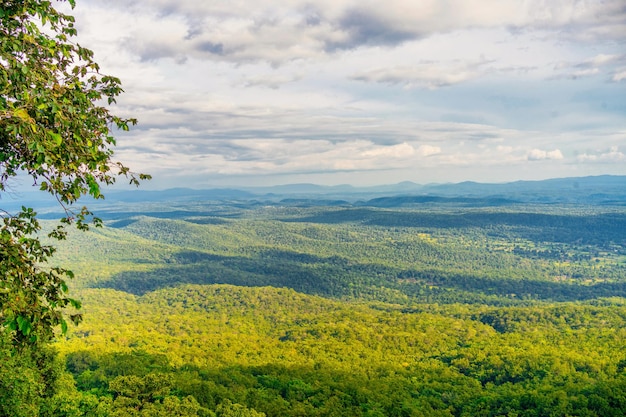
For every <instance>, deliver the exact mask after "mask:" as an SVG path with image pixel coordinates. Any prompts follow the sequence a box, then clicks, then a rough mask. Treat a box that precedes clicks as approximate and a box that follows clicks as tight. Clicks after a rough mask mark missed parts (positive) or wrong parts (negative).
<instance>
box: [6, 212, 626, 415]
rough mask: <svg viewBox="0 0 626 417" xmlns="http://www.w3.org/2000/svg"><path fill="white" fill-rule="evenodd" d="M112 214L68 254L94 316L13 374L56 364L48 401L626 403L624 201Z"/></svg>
mask: <svg viewBox="0 0 626 417" xmlns="http://www.w3.org/2000/svg"><path fill="white" fill-rule="evenodd" d="M110 217H111V218H110V219H109V220H107V221H105V227H103V228H97V229H92V230H91V231H89V232H87V233H80V232H76V233H72V234H71V236H69V237H68V240H67V241H65V242H63V244H62V246H61V247H60V248H59V253H58V254H57V256H56V257H55V262H60V263H63V264H68V265H70V266H71V267H72V269H73V270H74V272H75V273H76V278H75V280H74V281H73V282H72V287H73V294H74V295H75V296H76V297H77V298H79V299H81V300H82V303H83V309H82V313H83V315H84V322H83V323H81V324H80V325H79V326H77V327H70V330H69V332H68V334H67V335H66V336H63V337H59V338H58V341H57V343H56V344H55V346H54V348H55V349H56V350H57V351H58V357H57V358H58V359H57V362H56V365H55V366H51V367H50V369H47V370H44V371H41V370H39V371H37V372H35V371H34V369H36V368H37V361H38V358H37V357H36V356H37V355H42V354H44V353H45V352H44V353H42V352H36V353H37V355H33V356H34V357H33V363H32V364H28V363H22V364H19V366H20V367H21V368H22V369H23V370H24V372H23V373H22V375H23V381H20V384H17V385H15V384H14V385H13V386H12V387H13V388H11V387H9V386H8V383H7V379H6V378H3V377H2V375H0V381H1V383H3V384H5V385H4V386H3V388H4V390H0V391H1V392H4V395H5V396H8V397H11V398H16V404H17V403H19V401H18V400H19V399H20V398H21V399H24V398H28V396H29V395H31V396H33V397H34V396H35V392H36V391H37V390H38V389H39V390H41V389H44V388H45V387H47V386H48V385H49V384H48V385H46V383H45V377H46V375H47V378H49V379H51V380H54V381H55V382H54V384H55V389H54V391H53V392H52V393H51V395H50V397H49V398H48V400H46V402H45V403H42V404H39V405H38V406H37V407H39V412H40V415H54V416H213V415H216V416H262V415H265V416H622V415H624V414H626V233H624V231H626V211H624V210H623V209H621V208H610V207H578V206H577V207H554V206H528V205H525V206H519V207H506V208H494V207H491V208H467V207H460V208H459V207H456V208H455V207H451V206H446V207H435V206H428V207H421V208H420V207H417V206H416V207H413V208H406V207H405V208H401V209H398V208H385V209H383V208H372V207H369V208H368V207H359V208H356V207H320V206H315V207H306V206H302V205H298V206H293V205H292V206H281V205H278V204H273V205H267V206H260V207H259V206H257V205H254V206H252V207H242V206H241V205H235V204H233V205H227V204H209V203H207V204H206V205H202V204H194V205H192V204H190V205H187V206H186V207H184V210H181V209H180V207H179V208H177V209H176V210H170V208H167V209H166V208H164V207H162V208H161V210H160V211H158V212H155V213H153V214H152V215H150V216H147V215H145V214H141V213H136V214H135V215H134V216H129V215H128V214H125V215H124V216H110ZM49 354H50V355H52V354H53V353H52V352H50V353H49ZM39 360H40V359H39ZM40 361H41V360H40ZM16 366H17V364H16ZM1 369H5V368H0V371H1ZM29 369H30V371H28V370H29ZM29 372H30V373H29ZM29 375H30V376H29ZM42 375H43V377H42ZM29 378H31V380H29ZM38 378H39V379H38ZM42 378H44V380H42ZM29 381H30V385H28V384H27V383H28V382H29ZM33 381H38V382H37V383H38V384H39V385H36V384H33ZM25 387H28V389H26V388H25ZM12 389H13V391H11V390H12ZM18 389H19V390H18ZM29 390H30V391H29ZM0 395H2V394H0ZM46 410H49V411H46ZM46 412H48V414H46ZM13 415H15V416H30V415H35V414H33V412H32V410H30V411H29V410H27V409H23V408H20V409H18V410H15V414H13Z"/></svg>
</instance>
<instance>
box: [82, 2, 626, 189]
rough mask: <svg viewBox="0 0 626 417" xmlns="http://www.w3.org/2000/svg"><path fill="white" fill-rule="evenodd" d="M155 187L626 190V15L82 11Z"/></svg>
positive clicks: (408, 6) (617, 10) (245, 5)
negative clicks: (612, 186) (604, 179)
mask: <svg viewBox="0 0 626 417" xmlns="http://www.w3.org/2000/svg"><path fill="white" fill-rule="evenodd" d="M71 13H72V14H73V15H74V16H76V19H77V28H78V30H79V38H78V39H79V43H81V45H83V46H86V47H88V48H90V49H92V50H94V52H95V54H96V60H97V61H98V62H99V63H100V64H101V67H102V71H103V72H104V73H106V74H110V75H115V76H118V77H120V78H121V79H122V82H123V84H124V88H125V90H126V93H125V94H124V96H123V97H122V98H120V100H119V101H118V105H117V106H116V107H114V108H113V109H112V110H113V112H114V113H117V114H120V115H123V116H132V117H136V118H137V119H139V125H138V126H137V127H136V128H135V129H133V130H132V131H131V132H130V133H128V134H123V135H122V134H120V135H118V138H119V140H118V145H119V146H118V150H117V157H118V158H119V159H120V160H122V161H123V162H125V163H127V164H128V165H130V166H131V168H133V169H134V170H137V171H143V172H148V173H151V174H152V175H153V177H154V180H153V181H151V183H150V184H147V188H167V187H174V186H188V187H194V188H205V187H214V186H237V185H272V184H286V183H300V182H311V183H317V184H345V183H348V184H353V185H370V184H389V183H396V182H400V181H405V180H408V181H414V182H417V183H430V182H450V181H451V182H460V181H465V180H473V181H482V182H503V181H511V180H518V179H543V178H552V177H568V176H586V175H599V174H620V175H625V174H626V3H624V1H623V0H385V1H382V0H376V1H374V0H213V1H208V0H207V1H200V0H134V1H132V2H128V1H127V0H78V1H77V6H76V8H75V9H74V10H73V11H71Z"/></svg>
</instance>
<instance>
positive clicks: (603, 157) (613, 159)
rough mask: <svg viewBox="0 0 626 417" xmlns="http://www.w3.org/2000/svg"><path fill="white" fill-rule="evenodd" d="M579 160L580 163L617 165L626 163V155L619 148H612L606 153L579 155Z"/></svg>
mask: <svg viewBox="0 0 626 417" xmlns="http://www.w3.org/2000/svg"><path fill="white" fill-rule="evenodd" d="M577 160H578V161H579V162H590V163H617V162H626V155H625V154H624V153H623V152H621V151H620V150H619V148H618V147H617V146H612V147H611V148H610V149H608V150H605V151H598V152H593V153H583V154H581V155H578V157H577Z"/></svg>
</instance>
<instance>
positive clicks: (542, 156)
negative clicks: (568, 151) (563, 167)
mask: <svg viewBox="0 0 626 417" xmlns="http://www.w3.org/2000/svg"><path fill="white" fill-rule="evenodd" d="M547 159H551V160H558V159H563V154H562V153H561V151H560V150H559V149H555V150H552V151H545V150H541V149H533V150H531V151H530V152H528V160H529V161H541V160H547Z"/></svg>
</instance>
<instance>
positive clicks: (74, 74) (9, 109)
mask: <svg viewBox="0 0 626 417" xmlns="http://www.w3.org/2000/svg"><path fill="white" fill-rule="evenodd" d="M61 1H62V0H61ZM68 2H69V4H70V5H71V6H72V7H74V5H75V4H74V0H68ZM75 35H76V29H75V28H74V18H73V17H72V16H70V15H67V14H64V13H61V12H60V11H59V10H57V9H55V7H53V5H52V3H51V2H50V1H46V0H3V1H2V5H1V6H0V197H2V196H3V194H6V192H7V191H8V189H9V186H10V181H11V179H12V178H14V177H15V176H17V175H24V174H26V175H28V176H30V177H32V180H33V182H34V184H36V185H37V186H38V187H39V189H41V190H42V191H44V192H48V193H50V194H52V195H53V196H54V197H56V199H57V200H58V201H59V203H60V204H61V206H62V207H63V208H64V210H65V213H66V215H65V217H64V218H63V219H61V222H62V223H61V224H59V226H58V227H57V228H56V229H55V230H53V231H52V232H51V233H50V236H51V237H54V238H57V239H63V238H64V237H65V231H64V226H66V225H68V224H72V223H74V224H76V226H78V227H79V228H81V229H85V228H87V227H88V223H89V221H90V218H91V213H90V212H89V211H88V209H87V208H85V207H82V208H79V209H76V208H75V206H74V205H75V203H76V202H77V200H78V199H79V198H80V197H81V196H83V195H91V196H92V197H93V198H102V197H103V196H102V194H101V189H100V188H101V186H102V185H110V184H112V183H114V182H115V179H116V177H117V176H118V175H123V176H125V177H126V178H128V179H129V180H130V182H131V183H133V184H138V183H139V180H141V179H147V178H149V176H147V175H144V174H138V175H135V174H133V173H132V172H130V171H129V169H128V168H127V167H125V166H124V165H122V164H121V163H119V162H116V161H114V160H113V147H114V146H115V139H114V137H113V135H112V132H113V130H114V129H122V130H128V128H129V126H130V125H132V124H135V123H136V121H135V120H134V119H125V118H121V117H118V116H115V115H113V114H111V113H110V112H109V110H108V109H107V108H106V107H105V106H107V105H110V104H112V103H114V102H115V98H116V97H117V96H118V95H119V94H120V93H121V92H122V88H121V86H120V80H119V79H117V78H115V77H110V76H105V75H102V74H100V73H99V67H98V64H97V63H96V62H95V61H94V60H93V52H92V51H90V50H89V49H86V48H83V47H81V46H80V45H78V44H76V43H74V42H72V37H73V36H75ZM0 217H2V219H1V220H2V223H1V225H0V323H2V324H3V330H4V331H5V332H8V333H9V335H10V339H11V340H12V343H13V344H14V345H15V346H16V347H19V346H23V345H26V344H33V343H36V342H38V341H45V340H48V339H49V338H50V336H51V335H52V333H53V331H54V329H55V328H58V327H60V328H61V330H62V331H65V329H66V328H67V322H66V319H65V318H64V316H63V314H62V310H63V309H65V308H67V307H70V306H72V307H74V308H78V307H80V305H79V303H78V301H75V300H73V299H71V298H70V297H69V296H68V291H67V285H66V282H65V280H66V279H67V278H71V276H72V274H71V272H69V271H67V270H64V269H61V268H48V267H45V266H42V265H44V264H45V262H46V261H47V260H48V258H49V257H50V256H51V255H52V254H53V253H54V248H53V247H50V246H46V245H43V244H42V243H41V242H40V240H39V238H38V237H37V235H36V233H37V232H38V231H39V230H40V225H39V223H38V221H37V217H36V213H35V212H34V211H33V210H32V209H30V208H26V207H23V208H22V211H21V212H19V213H9V212H7V211H5V210H1V209H0ZM91 220H93V219H91ZM95 223H96V224H98V223H99V221H98V220H97V219H95ZM69 318H70V319H72V320H73V321H78V320H80V315H79V314H70V315H69Z"/></svg>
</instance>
